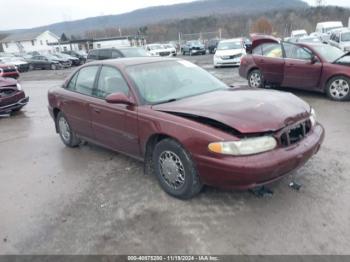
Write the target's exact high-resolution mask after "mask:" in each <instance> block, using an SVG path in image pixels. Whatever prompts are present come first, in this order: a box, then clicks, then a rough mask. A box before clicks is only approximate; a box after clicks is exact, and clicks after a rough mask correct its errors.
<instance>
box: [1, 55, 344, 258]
mask: <svg viewBox="0 0 350 262" xmlns="http://www.w3.org/2000/svg"><path fill="white" fill-rule="evenodd" d="M186 59H189V60H191V61H194V62H195V63H197V64H199V65H201V66H202V67H203V68H205V69H207V70H208V71H209V72H211V73H213V74H214V75H216V76H217V77H219V78H221V79H223V80H224V81H225V82H226V83H229V84H245V83H246V80H244V79H241V78H240V77H239V76H238V70H237V68H223V69H214V68H213V66H212V56H209V55H206V56H198V57H186ZM70 71H71V70H60V71H34V72H28V73H24V74H22V77H21V83H22V86H23V88H24V89H25V91H26V92H27V94H28V95H29V96H30V103H29V104H28V106H27V107H26V108H25V109H24V110H23V112H21V113H18V114H16V115H14V116H12V117H5V118H0V134H1V136H0V149H1V160H0V181H1V182H0V254H204V253H205V254H216V255H219V254H298V255H299V254H350V245H349V243H350V207H349V203H350V135H349V133H350V132H349V131H350V103H349V102H346V103H336V102H332V101H330V100H328V99H327V98H326V97H325V96H323V95H322V94H315V93H308V92H300V91H295V90H287V91H288V92H293V93H294V94H295V95H297V96H299V97H301V98H302V99H305V100H306V101H307V102H309V103H310V104H311V105H312V106H313V107H314V108H315V110H316V112H317V114H318V120H319V121H320V122H321V123H322V124H323V125H324V127H325V129H326V139H325V142H324V145H323V147H322V148H321V150H320V152H319V153H318V154H317V155H316V156H314V157H313V158H312V159H311V160H310V161H309V162H308V163H307V164H306V165H305V166H304V167H302V168H301V169H299V170H297V171H295V172H293V173H291V174H290V176H289V177H287V178H285V179H283V180H281V181H279V182H277V183H275V184H273V185H271V186H270V188H271V189H272V190H273V191H274V195H273V196H271V197H265V198H257V197H255V196H254V195H252V194H251V193H249V192H239V191H223V190H218V189H215V188H208V187H207V188H205V189H204V191H203V192H202V193H201V194H200V195H199V196H198V197H196V198H194V199H192V200H190V201H179V200H176V199H174V198H171V197H169V196H168V195H166V194H165V193H164V192H163V191H162V190H161V189H160V187H159V186H158V184H157V181H156V179H155V177H152V176H145V175H144V174H143V167H142V164H141V163H139V162H137V161H135V160H133V159H130V158H128V157H125V156H122V155H120V154H117V153H114V152H111V151H108V150H105V149H102V148H100V147H97V146H94V145H91V144H87V145H83V146H81V147H80V148H77V149H69V148H66V147H65V146H64V145H63V144H62V143H61V141H60V139H59V137H58V135H57V134H56V133H55V131H54V124H53V121H52V119H51V118H50V116H49V114H48V111H47V91H48V89H50V88H52V87H55V86H58V85H60V84H61V83H62V79H64V77H65V76H66V75H67V74H69V73H70ZM283 91H285V90H283ZM292 178H294V179H296V180H297V181H298V182H300V183H301V184H302V185H303V187H302V188H301V190H300V192H296V191H293V190H291V189H290V188H289V187H288V184H289V182H290V181H291V180H292Z"/></svg>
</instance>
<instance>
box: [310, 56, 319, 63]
mask: <svg viewBox="0 0 350 262" xmlns="http://www.w3.org/2000/svg"><path fill="white" fill-rule="evenodd" d="M317 62H318V58H317V56H315V55H314V54H313V55H312V57H311V64H316V63H317Z"/></svg>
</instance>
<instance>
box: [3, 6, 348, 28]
mask: <svg viewBox="0 0 350 262" xmlns="http://www.w3.org/2000/svg"><path fill="white" fill-rule="evenodd" d="M191 1H192V0H46V1H45V0H7V1H3V3H1V8H0V31H1V30H8V29H19V28H31V27H36V26H42V25H48V24H52V23H56V22H62V21H67V20H76V19H82V18H86V17H91V16H99V15H111V14H121V13H125V12H129V11H132V10H135V9H139V8H143V7H147V6H156V5H170V4H176V3H183V2H191ZM257 1H262V0H257ZM325 1H326V2H327V3H328V4H332V5H342V6H349V7H350V0H325ZM306 2H308V3H310V4H313V3H314V2H315V0H306Z"/></svg>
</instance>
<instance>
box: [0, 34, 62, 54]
mask: <svg viewBox="0 0 350 262" xmlns="http://www.w3.org/2000/svg"><path fill="white" fill-rule="evenodd" d="M59 39H60V38H59V37H58V36H57V35H55V34H54V33H52V32H50V31H45V32H43V33H23V34H14V35H9V36H8V37H5V38H4V39H2V40H1V44H2V48H3V50H4V52H5V53H23V52H33V51H37V52H48V53H51V52H52V51H54V49H53V47H52V45H49V44H52V43H58V41H59Z"/></svg>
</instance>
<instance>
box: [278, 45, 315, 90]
mask: <svg viewBox="0 0 350 262" xmlns="http://www.w3.org/2000/svg"><path fill="white" fill-rule="evenodd" d="M283 47H284V53H285V68H284V79H283V84H282V85H283V86H287V87H297V88H305V89H308V88H315V87H317V86H318V84H319V79H320V76H321V73H322V63H321V62H320V61H319V60H318V59H317V58H316V60H314V61H312V60H313V56H314V55H313V53H312V51H311V50H309V49H308V48H306V47H302V46H298V45H295V44H290V43H283Z"/></svg>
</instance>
